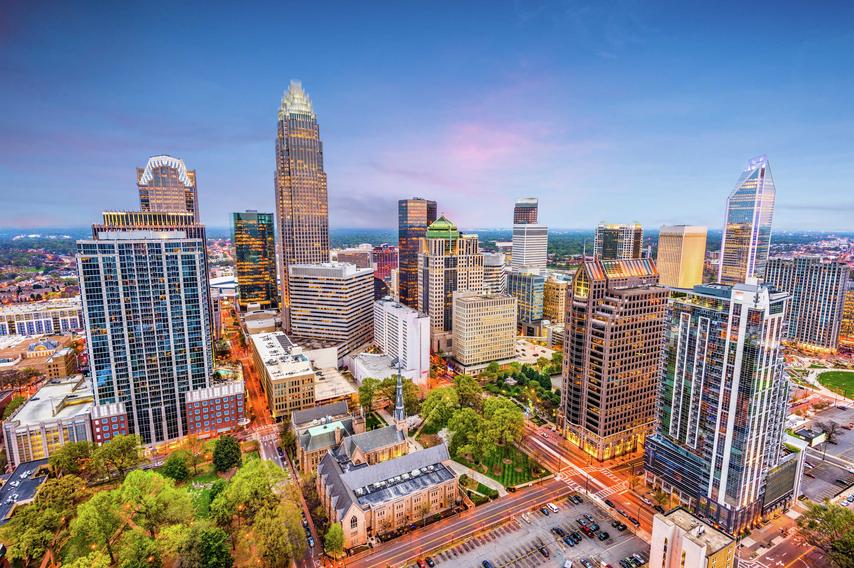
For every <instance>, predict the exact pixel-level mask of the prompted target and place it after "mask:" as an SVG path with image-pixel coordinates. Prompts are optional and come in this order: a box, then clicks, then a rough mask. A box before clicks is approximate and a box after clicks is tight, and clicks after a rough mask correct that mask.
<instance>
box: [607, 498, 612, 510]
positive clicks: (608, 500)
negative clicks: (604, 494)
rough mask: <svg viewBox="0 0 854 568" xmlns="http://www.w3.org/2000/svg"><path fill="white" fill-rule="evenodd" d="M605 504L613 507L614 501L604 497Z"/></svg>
mask: <svg viewBox="0 0 854 568" xmlns="http://www.w3.org/2000/svg"><path fill="white" fill-rule="evenodd" d="M605 504H606V505H608V506H609V507H611V508H612V509H613V508H614V502H613V501H611V500H610V499H605Z"/></svg>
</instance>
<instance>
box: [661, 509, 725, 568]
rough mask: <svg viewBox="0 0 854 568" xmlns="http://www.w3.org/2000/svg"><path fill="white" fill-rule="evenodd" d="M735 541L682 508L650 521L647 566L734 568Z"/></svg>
mask: <svg viewBox="0 0 854 568" xmlns="http://www.w3.org/2000/svg"><path fill="white" fill-rule="evenodd" d="M735 551H736V544H735V539H734V538H732V537H730V536H729V535H727V534H725V533H723V532H721V531H719V530H717V529H716V528H714V527H713V526H711V525H709V524H707V523H705V522H704V521H703V520H702V519H699V518H697V517H695V516H694V515H692V514H691V513H690V512H688V511H686V510H685V509H682V508H676V509H673V510H672V511H668V512H667V513H664V514H661V513H658V514H656V515H655V516H654V517H653V518H652V543H651V547H650V551H649V566H650V567H652V566H654V567H655V568H684V567H686V566H691V567H692V568H735V565H736V559H735Z"/></svg>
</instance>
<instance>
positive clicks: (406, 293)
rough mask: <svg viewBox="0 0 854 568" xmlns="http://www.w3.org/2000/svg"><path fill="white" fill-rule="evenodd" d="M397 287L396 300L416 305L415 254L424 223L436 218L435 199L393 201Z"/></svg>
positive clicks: (424, 233) (422, 239) (424, 231)
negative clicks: (395, 222)
mask: <svg viewBox="0 0 854 568" xmlns="http://www.w3.org/2000/svg"><path fill="white" fill-rule="evenodd" d="M397 219H398V232H397V235H398V236H397V249H398V274H397V289H398V296H399V297H400V303H401V304H403V305H405V306H409V307H410V308H417V307H418V303H419V302H420V300H419V299H418V280H419V276H418V255H419V254H421V252H422V249H423V247H424V246H425V239H426V237H427V227H429V226H430V225H431V224H432V223H433V222H434V221H435V220H436V202H435V201H429V200H427V199H422V198H420V197H413V198H412V199H401V200H400V201H398V202H397Z"/></svg>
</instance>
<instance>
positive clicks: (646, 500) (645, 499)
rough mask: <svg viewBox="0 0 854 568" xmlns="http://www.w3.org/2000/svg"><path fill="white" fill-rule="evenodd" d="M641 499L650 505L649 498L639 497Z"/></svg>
mask: <svg viewBox="0 0 854 568" xmlns="http://www.w3.org/2000/svg"><path fill="white" fill-rule="evenodd" d="M641 501H643V502H644V503H646V504H647V505H652V501H650V500H649V499H647V498H646V497H641Z"/></svg>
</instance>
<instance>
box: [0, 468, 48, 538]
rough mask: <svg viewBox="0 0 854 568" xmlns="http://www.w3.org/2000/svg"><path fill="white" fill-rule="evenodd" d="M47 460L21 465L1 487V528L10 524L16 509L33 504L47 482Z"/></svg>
mask: <svg viewBox="0 0 854 568" xmlns="http://www.w3.org/2000/svg"><path fill="white" fill-rule="evenodd" d="M46 467H47V459H40V460H35V461H29V462H24V463H20V464H18V465H17V467H16V468H15V470H14V471H13V472H12V473H11V474H9V476H8V477H6V482H5V483H4V484H3V485H2V486H0V526H3V525H5V524H6V523H7V522H9V518H10V517H11V516H12V514H13V513H14V512H15V509H16V508H18V507H21V506H23V505H26V504H28V503H32V502H33V499H35V498H36V493H38V491H39V488H40V487H41V486H42V484H43V483H44V482H45V481H47V472H46Z"/></svg>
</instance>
